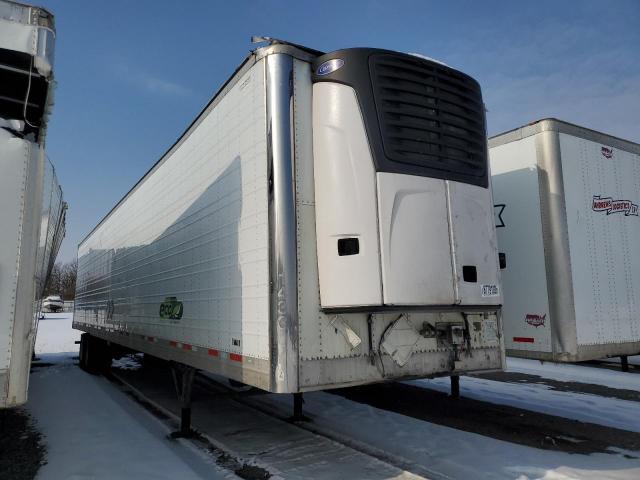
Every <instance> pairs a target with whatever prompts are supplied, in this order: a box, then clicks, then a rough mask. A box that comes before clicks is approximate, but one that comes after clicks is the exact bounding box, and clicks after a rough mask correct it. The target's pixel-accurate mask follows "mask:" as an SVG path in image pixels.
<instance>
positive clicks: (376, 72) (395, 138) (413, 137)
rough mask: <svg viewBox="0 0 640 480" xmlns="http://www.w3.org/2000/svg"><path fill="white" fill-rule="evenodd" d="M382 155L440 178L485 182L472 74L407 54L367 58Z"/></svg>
mask: <svg viewBox="0 0 640 480" xmlns="http://www.w3.org/2000/svg"><path fill="white" fill-rule="evenodd" d="M369 62H370V72H371V77H372V78H371V81H372V86H373V94H374V100H375V104H376V110H377V114H378V120H379V123H380V132H381V136H382V144H383V148H384V153H385V156H386V157H387V158H388V159H389V160H391V161H393V162H400V163H404V164H411V165H415V166H418V167H422V168H426V169H430V170H437V171H440V172H441V173H440V175H438V176H441V177H442V178H448V177H449V175H447V174H450V175H453V177H454V178H455V179H456V180H459V181H463V182H466V183H472V184H477V185H483V186H484V185H486V183H487V150H486V137H485V115H484V105H483V103H482V94H481V92H480V86H479V85H478V83H477V82H475V81H474V80H473V79H472V78H471V77H468V76H466V75H464V74H461V73H460V72H456V71H455V70H452V69H450V68H447V67H445V66H442V65H439V64H437V63H434V62H429V61H425V60H422V59H420V58H417V57H416V58H413V57H410V56H407V55H392V54H386V53H385V54H377V55H372V56H371V57H370V59H369Z"/></svg>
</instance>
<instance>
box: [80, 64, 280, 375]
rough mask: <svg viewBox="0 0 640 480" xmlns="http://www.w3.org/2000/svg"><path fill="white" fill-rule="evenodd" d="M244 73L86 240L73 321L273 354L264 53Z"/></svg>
mask: <svg viewBox="0 0 640 480" xmlns="http://www.w3.org/2000/svg"><path fill="white" fill-rule="evenodd" d="M238 76H239V77H237V78H235V79H234V82H232V83H230V85H229V88H228V89H226V92H225V91H223V92H222V94H221V95H218V97H217V98H216V99H215V100H214V101H213V102H212V104H211V105H210V106H209V107H208V108H207V109H206V110H205V112H203V114H202V115H201V116H200V117H199V119H198V120H197V121H196V122H195V123H194V125H192V126H191V127H190V129H189V130H188V131H187V133H186V134H185V135H184V136H183V137H182V139H181V140H180V142H179V143H178V144H176V145H175V146H174V147H173V148H172V149H171V150H170V151H169V152H168V153H167V154H166V155H165V156H164V157H163V159H162V160H161V161H160V162H159V163H158V164H157V165H156V166H154V168H153V169H152V170H151V171H150V172H149V173H148V174H147V175H146V176H145V177H144V178H143V179H142V180H141V181H140V182H139V183H138V185H136V187H134V189H133V190H132V191H131V192H130V193H129V194H128V195H127V196H126V197H125V198H124V199H123V200H122V201H121V202H120V203H119V204H118V205H117V206H116V207H115V208H114V210H113V211H112V212H111V213H110V214H109V215H108V216H107V217H106V218H105V220H103V222H102V223H100V224H99V225H98V227H96V229H94V231H93V232H92V233H91V234H90V235H89V236H88V237H87V238H86V239H85V240H84V241H83V242H82V243H81V244H80V246H79V250H78V286H77V296H76V303H75V312H76V313H75V318H74V327H76V328H78V329H80V330H85V331H91V332H94V333H96V332H97V334H99V335H102V336H103V337H105V338H110V339H112V340H115V339H116V338H119V337H118V335H120V336H121V337H123V336H125V337H126V336H128V335H131V338H136V339H138V340H140V341H142V342H143V343H135V345H134V344H132V343H131V342H132V341H124V340H123V341H120V343H123V344H127V345H129V346H135V347H136V348H137V349H139V350H142V351H152V352H154V353H155V350H153V348H155V347H154V345H156V344H160V345H163V346H166V347H169V348H177V349H185V350H189V351H191V352H193V351H198V353H199V355H198V358H199V360H198V361H199V362H200V363H199V366H200V368H204V367H206V365H203V364H202V362H205V363H206V362H210V366H209V367H208V369H209V370H213V371H215V370H216V367H215V364H216V362H221V361H225V360H226V361H238V362H242V361H243V359H244V360H245V361H246V360H247V359H248V360H249V361H251V360H252V359H254V360H263V361H264V362H260V363H261V364H262V365H264V364H266V365H268V359H269V355H270V343H269V247H268V245H269V243H268V238H269V227H268V190H267V186H268V178H267V168H268V165H267V163H268V162H267V144H266V135H265V132H266V131H267V125H266V120H265V118H266V117H265V86H264V78H265V72H264V60H261V61H259V62H257V63H255V64H254V65H253V66H251V67H250V68H248V67H247V68H245V70H244V73H243V71H240V73H238ZM100 332H102V333H100ZM105 332H109V333H105ZM138 340H136V342H137V341H138ZM144 342H149V344H148V345H149V346H148V348H147V347H144V348H143V346H144V345H145V344H144ZM203 352H204V357H203V356H202V355H201V354H202V353H203ZM207 352H209V353H210V354H211V355H210V356H209V357H208V358H209V359H210V360H207ZM187 356H188V355H187ZM194 358H195V356H194ZM203 358H204V360H202V359H203ZM184 361H185V362H186V363H188V360H186V359H185V360H184ZM264 386H265V387H266V386H267V385H264Z"/></svg>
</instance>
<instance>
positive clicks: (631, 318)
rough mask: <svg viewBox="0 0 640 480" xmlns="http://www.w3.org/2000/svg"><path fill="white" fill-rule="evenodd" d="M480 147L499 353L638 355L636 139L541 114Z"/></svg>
mask: <svg viewBox="0 0 640 480" xmlns="http://www.w3.org/2000/svg"><path fill="white" fill-rule="evenodd" d="M489 147H490V149H489V152H490V157H491V174H492V178H491V183H492V185H493V194H494V201H495V213H496V222H497V223H496V225H497V227H498V228H497V231H498V245H499V250H500V252H504V253H505V254H506V268H505V269H504V270H502V280H503V284H504V292H503V294H504V310H503V318H504V333H505V344H506V348H507V353H508V354H510V355H516V356H522V357H528V358H536V359H542V360H554V361H567V362H575V361H582V360H590V359H597V358H602V357H607V356H623V357H624V356H626V355H632V354H637V353H640V248H639V247H638V245H639V244H638V239H640V217H639V216H638V204H639V203H640V145H638V144H636V143H632V142H629V141H626V140H621V139H619V138H616V137H612V136H610V135H605V134H603V133H599V132H595V131H593V130H588V129H586V128H581V127H578V126H576V125H572V124H569V123H566V122H562V121H559V120H555V119H546V120H541V121H539V122H535V123H532V124H530V125H527V126H524V127H522V128H517V129H515V130H512V131H509V132H506V133H503V134H501V135H497V136H495V137H492V138H491V139H490V140H489Z"/></svg>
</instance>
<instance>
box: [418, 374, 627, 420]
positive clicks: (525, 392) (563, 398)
mask: <svg viewBox="0 0 640 480" xmlns="http://www.w3.org/2000/svg"><path fill="white" fill-rule="evenodd" d="M614 373H615V372H614ZM406 383H408V384H411V385H416V386H419V387H424V388H430V389H432V390H437V391H440V392H445V393H448V392H449V391H450V388H451V386H450V382H449V378H448V377H442V378H435V379H429V380H412V381H408V382H406ZM460 394H461V395H462V396H465V397H467V398H473V399H475V400H480V401H482V402H489V403H494V404H498V405H509V406H512V407H517V408H522V409H525V410H530V411H532V412H539V413H546V414H549V415H556V416H559V417H565V418H571V419H573V420H579V421H581V422H590V423H595V424H597V425H604V426H607V427H613V428H620V429H622V430H630V431H633V432H640V415H638V413H640V403H638V402H634V401H630V400H620V399H618V398H609V397H602V396H599V395H591V394H586V393H573V392H563V391H558V390H553V389H552V388H551V387H549V386H548V385H543V384H538V383H506V382H499V381H494V380H486V379H484V378H475V377H460Z"/></svg>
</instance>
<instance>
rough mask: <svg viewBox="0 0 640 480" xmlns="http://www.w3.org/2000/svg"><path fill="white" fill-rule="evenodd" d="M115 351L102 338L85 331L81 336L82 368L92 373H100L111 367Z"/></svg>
mask: <svg viewBox="0 0 640 480" xmlns="http://www.w3.org/2000/svg"><path fill="white" fill-rule="evenodd" d="M112 359H113V353H112V352H111V349H110V348H109V345H108V344H107V342H105V341H104V340H102V339H101V338H97V337H94V336H92V335H89V334H88V333H83V334H82V335H81V337H80V362H79V364H80V368H82V369H83V370H85V371H86V372H88V373H91V374H94V375H96V374H99V373H101V372H104V371H106V370H108V369H109V367H110V366H111V361H112Z"/></svg>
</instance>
